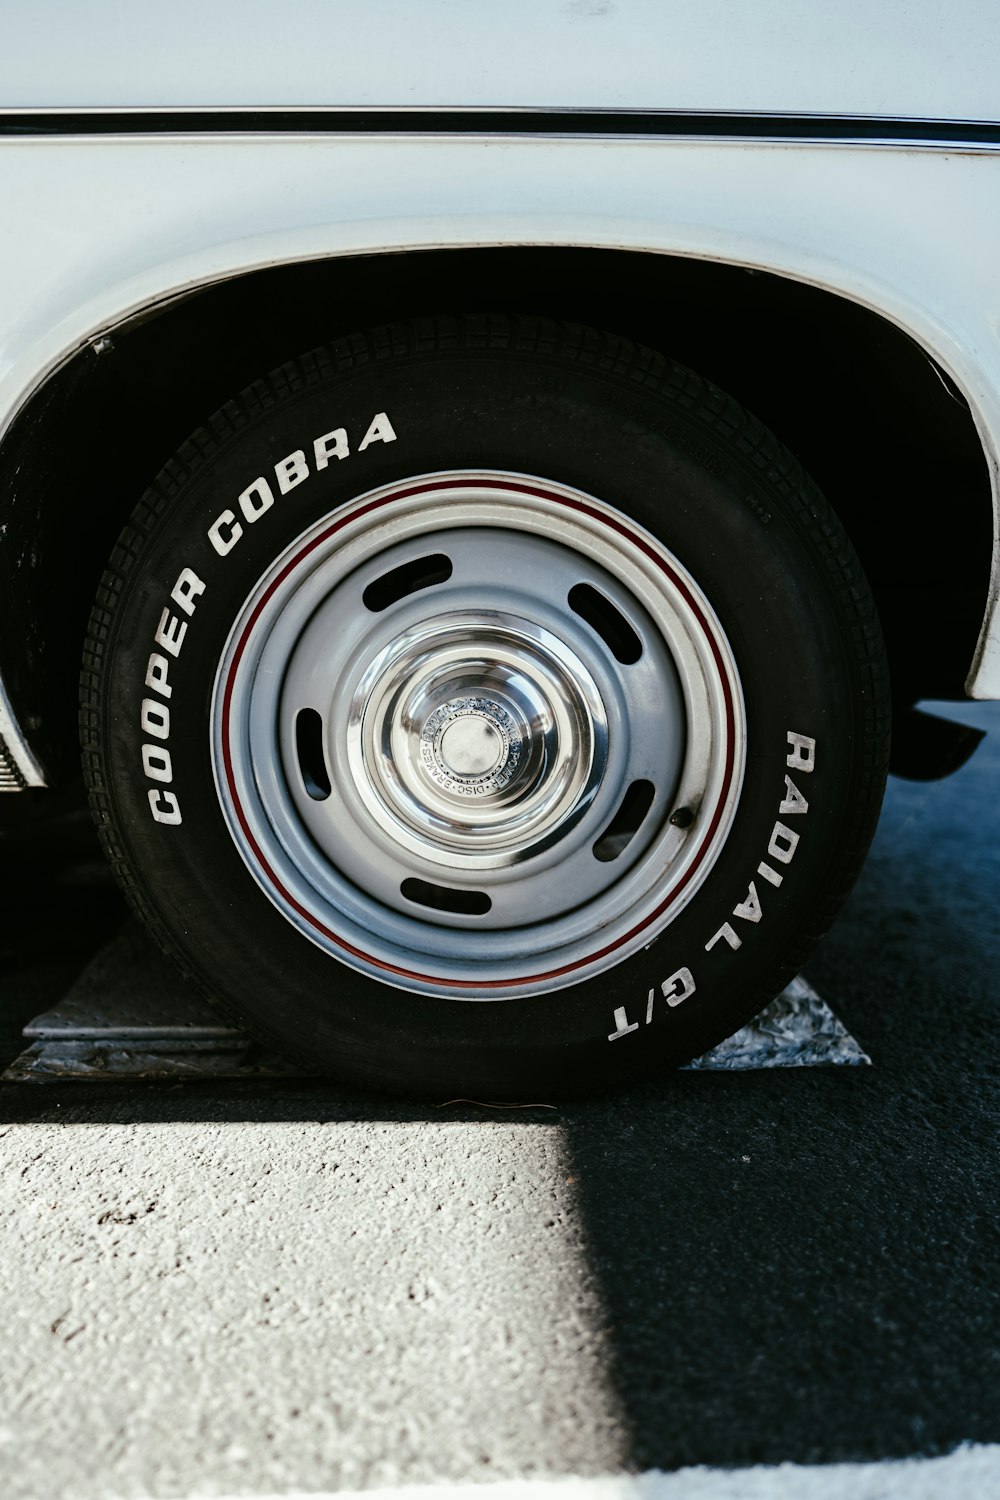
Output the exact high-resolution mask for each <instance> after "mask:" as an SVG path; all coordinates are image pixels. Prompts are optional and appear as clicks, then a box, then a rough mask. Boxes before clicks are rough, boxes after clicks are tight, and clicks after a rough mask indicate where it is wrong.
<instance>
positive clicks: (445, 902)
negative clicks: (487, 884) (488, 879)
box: [399, 880, 493, 917]
mask: <svg viewBox="0 0 1000 1500" xmlns="http://www.w3.org/2000/svg"><path fill="white" fill-rule="evenodd" d="M399 889H400V891H401V893H402V894H403V895H404V896H405V897H406V899H407V901H414V902H416V904H417V905H418V906H429V907H430V908H431V910H432V911H450V912H454V913H456V914H457V915H458V916H462V917H485V915H486V913H487V912H488V911H489V909H490V907H491V906H492V905H493V902H492V901H491V900H490V898H489V896H487V894H486V892H485V891H456V890H453V889H452V888H451V887H450V886H447V885H431V883H430V882H429V881H427V880H404V881H403V883H402V885H401V886H400V887H399Z"/></svg>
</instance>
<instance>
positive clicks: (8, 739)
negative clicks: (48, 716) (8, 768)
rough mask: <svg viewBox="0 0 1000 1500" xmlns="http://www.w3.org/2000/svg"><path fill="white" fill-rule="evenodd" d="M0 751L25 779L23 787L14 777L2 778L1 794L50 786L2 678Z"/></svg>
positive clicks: (0, 685)
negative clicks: (25, 735) (27, 788)
mask: <svg viewBox="0 0 1000 1500" xmlns="http://www.w3.org/2000/svg"><path fill="white" fill-rule="evenodd" d="M0 751H3V752H5V754H4V755H3V759H4V760H7V761H9V762H10V763H11V765H12V766H13V768H14V770H15V771H16V772H17V774H18V775H19V776H20V777H21V778H22V779H23V785H20V786H19V785H18V784H17V782H16V779H15V778H14V777H11V776H0V792H21V791H24V789H25V787H32V786H47V785H48V782H47V780H46V778H45V772H44V771H43V770H42V767H41V765H40V763H39V761H38V759H37V758H36V756H35V754H34V752H33V750H32V749H31V746H30V745H29V744H28V742H27V740H26V739H25V737H24V734H23V733H22V731H21V727H20V725H19V724H18V722H17V717H16V715H15V713H14V710H13V708H12V707H11V701H10V698H9V697H8V696H7V689H6V687H5V686H4V681H3V678H2V677H0Z"/></svg>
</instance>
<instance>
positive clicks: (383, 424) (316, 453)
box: [208, 411, 396, 557]
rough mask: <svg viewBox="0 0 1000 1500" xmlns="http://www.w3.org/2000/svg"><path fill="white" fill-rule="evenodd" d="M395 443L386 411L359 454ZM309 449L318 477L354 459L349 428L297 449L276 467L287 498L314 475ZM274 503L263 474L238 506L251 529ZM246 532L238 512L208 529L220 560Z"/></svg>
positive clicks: (375, 422) (378, 417) (373, 422)
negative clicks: (333, 465)
mask: <svg viewBox="0 0 1000 1500" xmlns="http://www.w3.org/2000/svg"><path fill="white" fill-rule="evenodd" d="M395 441H396V430H395V428H394V427H393V425H392V423H391V421H390V420H389V417H388V414H387V413H386V412H384V411H377V412H376V413H375V415H374V416H373V417H372V419H371V421H370V422H369V423H368V427H367V430H366V431H365V435H364V437H363V438H362V439H361V442H360V443H359V444H358V447H357V452H358V453H364V452H365V450H366V449H367V448H370V447H371V446H372V444H373V443H394V442H395ZM309 448H311V450H312V456H313V464H314V466H315V471H316V473H317V474H319V473H321V472H322V470H323V469H327V468H329V466H330V460H331V459H332V458H336V459H337V460H341V459H345V458H350V456H351V444H350V440H349V438H348V436H347V428H346V427H332V428H331V429H330V431H329V432H324V433H321V434H320V436H319V437H317V438H313V440H312V442H311V443H310V444H308V445H307V447H304V448H296V449H295V452H294V453H289V454H287V455H286V457H285V458H280V459H279V460H278V462H277V463H276V464H275V466H274V479H275V483H276V484H277V486H278V493H279V494H280V495H287V494H288V493H289V491H290V490H294V489H297V488H298V486H299V485H300V484H304V483H305V481H306V480H307V479H308V478H309V477H310V475H311V473H312V472H313V471H312V470H311V469H310V467H309V460H308V458H307V457H306V454H307V452H308V450H309ZM274 503H275V498H274V491H273V490H272V488H271V485H270V484H269V482H268V481H267V479H265V478H264V476H263V474H258V476H257V478H256V479H254V480H252V481H251V482H250V484H248V485H247V487H246V489H245V490H242V491H241V493H240V494H239V496H238V497H237V499H236V505H237V506H238V508H239V511H240V514H241V515H242V517H243V520H244V521H245V522H246V523H247V525H248V526H252V525H253V524H254V523H255V522H256V521H258V520H259V519H260V517H261V516H263V515H265V514H266V513H267V511H269V510H271V508H272V507H273V505H274ZM243 532H244V527H243V525H242V524H241V522H240V521H238V520H237V519H236V511H235V510H233V509H231V508H227V509H226V510H223V511H220V512H219V514H218V515H217V516H216V518H215V520H214V521H213V522H212V524H211V526H210V527H209V528H208V540H209V542H210V543H211V545H212V549H213V551H214V552H215V553H216V554H217V555H218V556H219V557H228V556H229V554H230V552H232V550H233V548H234V547H235V546H236V543H237V542H238V541H239V539H240V537H241V536H242V535H243Z"/></svg>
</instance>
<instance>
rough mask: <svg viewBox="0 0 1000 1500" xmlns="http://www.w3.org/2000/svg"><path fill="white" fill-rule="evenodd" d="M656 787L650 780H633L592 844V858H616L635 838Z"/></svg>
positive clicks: (603, 861)
mask: <svg viewBox="0 0 1000 1500" xmlns="http://www.w3.org/2000/svg"><path fill="white" fill-rule="evenodd" d="M655 796H656V788H655V787H654V785H653V783H652V782H651V781H633V783H632V785H631V786H630V787H629V789H628V791H627V792H626V793H625V795H624V797H623V798H622V800H621V806H620V807H619V809H618V811H617V812H616V813H615V815H614V817H613V818H612V819H611V822H610V823H609V824H608V826H607V828H605V830H604V832H603V833H602V834H601V836H600V838H599V839H598V840H597V843H596V844H595V845H594V858H595V859H599V860H601V862H602V863H603V864H607V863H609V861H611V860H612V859H617V858H618V856H619V854H621V853H622V851H623V850H625V849H627V848H628V846H629V844H630V843H631V842H632V840H633V839H634V838H635V836H636V834H637V833H638V832H639V829H640V828H641V827H642V825H643V823H644V822H645V821H646V818H647V816H648V815H649V809H650V808H651V807H652V805H653V798H654V797H655Z"/></svg>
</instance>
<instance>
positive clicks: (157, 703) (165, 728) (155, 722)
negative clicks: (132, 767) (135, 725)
mask: <svg viewBox="0 0 1000 1500" xmlns="http://www.w3.org/2000/svg"><path fill="white" fill-rule="evenodd" d="M224 514H225V513H224ZM227 514H228V516H229V520H230V521H234V520H235V517H234V516H233V513H232V511H229V512H228V513H227ZM221 519H222V517H220V521H221ZM216 524H217V525H218V523H216ZM234 529H235V530H239V529H240V528H239V526H238V524H237V526H236V527H235V528H234ZM229 545H230V546H231V545H233V543H232V542H230V543H229ZM218 550H219V549H218V547H216V551H218ZM206 588H207V584H206V583H205V582H204V580H203V579H201V578H199V577H198V574H197V573H196V572H195V571H194V569H193V568H182V569H181V571H180V573H179V574H178V575H177V581H176V583H175V584H174V586H173V588H172V589H171V590H170V601H171V603H172V604H175V605H176V606H177V608H178V609H179V610H181V612H182V613H183V614H185V615H187V616H188V617H189V618H190V616H192V615H193V614H194V612H195V610H196V608H197V607H198V600H199V599H200V598H201V596H202V594H204V592H205V589H206ZM187 631H188V622H187V620H182V619H181V617H180V615H176V614H174V613H173V612H172V611H171V610H170V608H169V606H168V607H166V608H165V609H164V610H163V612H162V614H161V615H160V620H159V624H158V625H157V627H156V630H155V632H154V634H153V640H154V643H155V644H156V645H157V646H162V647H163V650H164V651H165V652H166V653H167V655H166V656H164V655H163V654H162V653H161V652H159V651H152V652H150V655H149V660H148V661H147V663H146V677H145V682H144V686H145V687H147V688H149V690H150V692H152V693H158V694H159V697H158V698H153V697H150V698H143V700H142V702H141V704H140V706H139V727H140V729H141V730H142V733H143V734H144V735H148V736H149V737H150V738H149V739H148V740H147V741H146V742H145V743H144V744H143V746H142V749H141V752H140V754H141V756H142V770H143V774H144V775H145V777H146V778H147V780H149V781H154V782H156V783H157V785H156V786H153V787H150V788H149V790H148V791H147V793H146V797H147V800H148V802H149V811H150V814H151V816H152V819H153V822H154V823H165V824H167V825H170V826H176V824H178V823H181V822H183V817H182V814H181V805H180V802H179V800H178V797H177V793H176V792H173V791H167V790H166V787H168V786H169V785H170V783H171V782H172V781H173V779H174V762H173V756H172V755H171V753H170V750H169V748H168V746H167V743H166V742H167V740H168V739H169V738H170V702H169V700H170V699H171V698H172V697H173V693H174V687H173V683H172V682H171V681H170V659H171V657H173V659H174V660H175V661H176V660H177V658H178V657H179V656H180V654H181V650H182V648H183V646H184V641H185V639H186V637H187ZM161 699H162V702H161Z"/></svg>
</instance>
